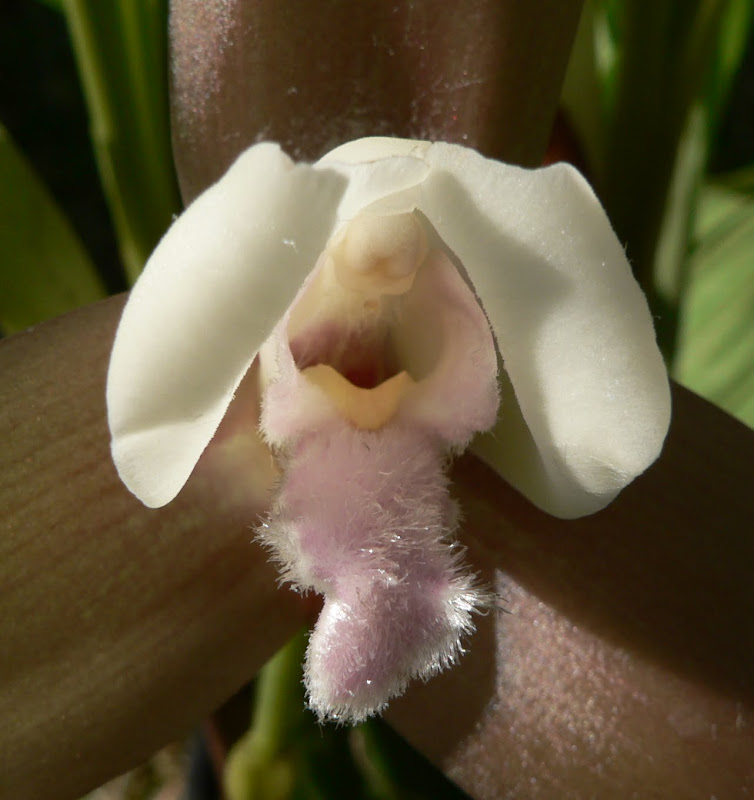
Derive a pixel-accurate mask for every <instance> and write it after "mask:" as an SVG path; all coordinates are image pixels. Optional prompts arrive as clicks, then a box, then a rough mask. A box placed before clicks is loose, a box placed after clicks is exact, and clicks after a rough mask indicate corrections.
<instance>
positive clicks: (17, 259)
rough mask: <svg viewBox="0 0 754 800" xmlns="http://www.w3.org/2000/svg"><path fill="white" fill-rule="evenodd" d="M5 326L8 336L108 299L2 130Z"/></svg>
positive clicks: (0, 321) (1, 307) (0, 318)
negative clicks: (88, 304) (96, 301)
mask: <svg viewBox="0 0 754 800" xmlns="http://www.w3.org/2000/svg"><path fill="white" fill-rule="evenodd" d="M0 252H2V254H3V258H2V262H1V266H0V326H2V328H3V330H4V331H5V332H6V333H12V332H14V331H18V330H22V329H24V328H26V327H28V326H29V325H35V324H36V323H38V322H41V321H43V320H45V319H49V318H50V317H54V316H57V315H58V314H62V313H64V312H66V311H70V310H71V309H73V308H76V307H78V306H80V305H84V304H86V303H91V302H94V301H95V300H98V299H100V298H102V297H104V296H105V290H104V288H103V286H102V284H101V282H100V280H99V278H98V277H97V273H96V272H95V269H94V267H93V266H92V263H91V261H90V260H89V257H88V255H87V254H86V252H85V250H84V248H83V246H82V244H81V242H80V241H79V239H78V237H77V236H76V234H75V233H74V231H73V229H72V228H71V226H70V224H69V223H68V221H67V219H66V218H65V216H64V215H63V214H62V212H61V211H60V209H59V208H58V206H57V204H56V203H55V201H54V200H53V198H52V196H51V195H50V193H49V192H48V191H47V189H46V187H45V186H44V184H43V183H42V182H41V181H40V180H39V178H38V177H37V175H36V174H35V173H34V170H33V169H32V168H31V166H30V165H29V164H28V162H27V161H26V159H25V158H24V157H23V155H22V154H21V153H20V152H19V151H18V149H17V148H16V147H15V145H14V144H13V141H12V140H11V138H10V136H9V135H8V133H7V131H6V130H5V128H3V127H2V126H0Z"/></svg>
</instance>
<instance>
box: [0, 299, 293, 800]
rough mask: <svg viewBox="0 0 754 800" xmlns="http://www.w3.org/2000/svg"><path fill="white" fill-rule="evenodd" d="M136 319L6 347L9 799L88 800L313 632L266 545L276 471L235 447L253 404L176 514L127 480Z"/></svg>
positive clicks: (2, 776)
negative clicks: (126, 345) (125, 442)
mask: <svg viewBox="0 0 754 800" xmlns="http://www.w3.org/2000/svg"><path fill="white" fill-rule="evenodd" d="M122 304H123V298H122V297H121V298H113V299H112V300H108V301H105V302H103V303H100V304H98V305H95V306H91V307H89V308H86V309H82V310H80V311H77V312H75V313H73V314H70V315H68V316H66V317H62V318H60V319H58V320H55V321H53V322H49V323H46V324H45V325H42V326H39V327H38V328H36V329H35V330H33V331H30V332H28V333H24V334H19V335H17V336H14V337H12V338H10V339H7V340H5V341H3V342H0V441H2V447H0V508H2V536H0V608H2V614H0V643H1V644H0V653H1V656H0V664H1V666H0V718H1V719H2V720H3V724H2V727H1V728H0V797H3V798H26V797H28V798H37V797H39V798H46V800H53V799H54V798H76V797H79V796H80V795H82V794H83V793H84V792H85V791H87V790H89V789H91V788H93V787H94V786H96V785H97V784H98V783H102V782H103V781H104V780H105V779H107V778H110V777H113V776H114V775H117V774H118V773H119V772H122V771H124V770H125V769H127V768H128V767H130V766H133V765H134V764H137V763H139V762H140V761H143V760H144V759H145V758H146V757H148V756H149V755H150V754H151V753H152V752H154V751H155V750H156V749H158V748H159V747H161V746H163V745H164V744H166V743H167V742H169V741H171V740H174V739H176V738H178V737H179V736H182V735H184V734H185V733H186V732H187V731H188V730H189V729H190V727H191V726H192V725H194V724H196V721H197V720H199V719H201V718H202V717H203V716H206V715H207V714H208V713H209V712H210V711H211V710H212V709H213V708H216V707H217V706H218V705H220V703H221V702H222V701H223V700H224V699H226V698H227V697H228V696H230V695H231V694H232V693H233V692H234V691H236V690H237V689H238V688H239V687H240V686H241V685H242V684H243V683H244V682H245V681H247V680H248V679H249V678H250V677H251V676H252V675H254V673H255V672H256V671H257V670H258V669H259V667H261V665H262V664H263V663H264V662H265V661H266V660H267V659H268V658H269V657H270V656H271V655H272V654H273V653H274V652H275V650H276V649H277V648H279V647H280V646H282V645H283V644H284V642H285V641H286V640H287V639H288V638H289V637H290V636H291V635H292V634H293V633H294V632H295V630H296V629H297V627H298V626H300V625H301V624H302V622H301V620H302V617H301V616H300V614H299V610H298V606H297V604H296V601H295V595H293V594H292V593H291V592H289V591H280V592H279V591H277V590H276V589H275V570H274V568H273V567H271V566H270V565H269V564H268V563H267V557H266V554H264V553H263V552H262V551H261V548H260V547H259V546H258V545H257V544H255V543H254V542H253V541H252V539H253V531H252V529H251V528H252V526H253V525H254V523H255V521H256V519H257V517H258V514H259V513H260V511H262V510H263V509H264V507H265V506H266V503H267V498H268V492H269V486H270V478H271V473H270V471H269V469H268V467H267V464H268V461H266V460H265V457H264V453H261V454H260V451H259V447H258V444H257V443H256V442H255V440H254V439H249V438H247V439H243V438H242V437H238V436H233V437H227V438H226V437H225V434H229V433H232V432H233V431H234V430H235V429H236V428H237V427H238V426H239V425H244V426H247V425H248V426H249V428H250V430H254V414H255V413H256V403H255V400H254V398H253V397H250V396H249V395H248V393H247V392H248V389H246V390H245V391H244V392H242V393H241V394H240V395H239V396H238V397H237V402H236V403H235V404H234V408H235V411H234V412H233V413H232V414H231V416H230V417H229V418H228V419H227V420H226V421H225V422H224V424H223V428H224V430H225V433H223V430H222V429H221V431H220V446H219V448H216V449H215V450H214V452H213V453H208V454H206V457H204V458H203V460H202V461H201V462H200V464H199V466H198V467H197V469H196V471H195V473H194V475H193V476H192V478H191V480H190V481H189V484H188V485H187V486H186V488H185V489H184V491H183V492H182V493H181V496H180V497H179V498H178V499H177V500H175V501H174V502H173V503H171V504H170V505H169V506H167V507H166V508H164V509H159V510H149V509H146V508H145V507H144V506H142V505H141V503H140V502H139V501H138V500H137V499H136V498H135V497H133V496H131V495H130V494H129V493H128V491H126V489H125V488H124V487H123V485H122V484H121V482H120V481H119V480H118V477H117V475H116V474H115V470H114V468H113V465H112V461H111V459H110V453H109V448H108V442H109V433H108V429H107V421H106V418H105V373H106V370H107V362H108V358H109V352H110V347H111V344H112V338H113V334H114V331H115V326H116V324H117V321H118V318H119V316H120V311H121V308H122ZM250 412H251V413H250ZM223 438H225V441H226V442H228V444H229V445H230V443H231V442H232V447H231V446H228V447H225V446H224V445H223V443H222V440H223ZM255 465H256V467H255ZM239 475H245V476H246V478H245V479H244V483H243V485H241V484H240V483H239V480H238V476H239Z"/></svg>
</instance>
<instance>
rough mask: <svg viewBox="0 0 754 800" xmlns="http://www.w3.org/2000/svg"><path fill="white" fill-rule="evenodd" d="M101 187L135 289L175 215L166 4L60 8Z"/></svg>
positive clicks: (68, 0) (67, 1) (119, 0)
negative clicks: (78, 81)
mask: <svg viewBox="0 0 754 800" xmlns="http://www.w3.org/2000/svg"><path fill="white" fill-rule="evenodd" d="M63 7H64V9H65V14H66V19H67V22H68V29H69V31H70V34H71V42H72V44H73V50H74V55H75V56H76V62H77V64H78V69H79V74H80V76H81V82H82V86H83V89H84V96H85V98H86V103H87V107H88V109H89V117H90V123H91V138H92V144H93V146H94V154H95V157H96V159H97V165H98V168H99V173H100V177H101V179H102V185H103V188H104V190H105V196H106V198H107V202H108V206H109V208H110V213H111V215H112V219H113V223H114V225H115V230H116V233H117V237H118V247H119V249H120V254H121V258H122V260H123V264H124V267H125V270H126V275H127V278H128V279H129V281H130V282H133V281H135V280H136V278H137V277H138V275H139V273H140V272H141V270H142V268H143V266H144V263H145V262H146V260H147V258H148V257H149V254H150V253H151V252H152V250H153V249H154V247H155V245H156V244H157V242H158V241H159V239H160V237H161V236H162V234H163V233H164V232H165V230H166V229H167V228H168V226H169V225H170V223H171V221H172V219H173V215H174V214H175V213H176V212H177V211H178V210H179V209H180V201H179V198H178V188H177V183H176V178H175V173H174V171H173V160H172V155H171V147H170V132H169V115H168V78H167V0H108V1H107V2H102V0H63Z"/></svg>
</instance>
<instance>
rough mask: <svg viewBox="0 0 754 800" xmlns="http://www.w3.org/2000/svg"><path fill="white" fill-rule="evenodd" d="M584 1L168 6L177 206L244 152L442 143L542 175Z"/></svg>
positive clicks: (181, 0) (252, 1)
mask: <svg viewBox="0 0 754 800" xmlns="http://www.w3.org/2000/svg"><path fill="white" fill-rule="evenodd" d="M580 10H581V0H567V1H564V0H527V2H521V1H520V0H507V2H500V0H474V2H469V0H450V2H443V3H437V2H436V0H399V2H391V3H386V2H384V1H383V0H363V1H362V2H359V3H357V4H354V3H353V2H352V0H327V1H326V2H325V0H321V1H320V2H301V0H173V2H172V4H171V21H170V32H171V48H172V65H171V66H172V91H173V105H172V107H173V141H174V150H175V158H176V164H177V167H178V173H179V176H180V182H181V187H182V191H183V194H184V199H185V200H187V201H188V200H190V199H191V198H192V197H194V196H195V195H196V194H197V193H198V192H199V191H201V190H202V189H203V188H204V187H206V186H207V185H208V184H209V183H212V182H213V181H215V180H216V179H217V178H218V177H219V176H220V175H221V174H222V173H223V172H224V171H225V169H226V168H227V167H228V165H229V164H230V163H231V162H232V160H233V159H234V158H235V157H236V156H237V155H238V154H239V153H240V152H241V151H242V150H243V149H245V148H246V147H247V146H249V145H250V144H252V143H254V142H256V141H260V140H262V139H267V140H273V141H278V142H280V143H281V144H282V146H283V148H284V149H285V150H286V151H287V152H288V153H289V154H290V155H291V156H293V157H296V158H304V159H316V158H318V157H319V156H320V155H322V154H323V153H324V152H326V151H327V150H329V149H331V148H332V147H334V146H335V145H337V144H340V143H342V142H344V141H347V140H349V139H356V138H359V137H361V136H372V135H381V136H404V137H409V138H428V139H441V140H445V141H450V142H458V143H461V144H467V145H469V146H471V147H475V148H477V149H479V150H481V151H482V152H484V153H485V154H486V155H488V156H491V157H494V158H500V159H503V160H505V161H509V162H514V163H521V164H525V165H530V166H534V165H537V164H538V163H539V161H540V159H541V157H542V153H543V152H544V148H545V145H546V143H547V138H548V135H549V132H550V127H551V125H552V120H553V116H554V113H555V107H556V104H557V100H558V96H559V92H560V86H561V83H562V80H563V74H564V71H565V66H566V62H567V59H568V53H569V50H570V46H571V42H572V39H573V36H574V33H575V29H576V24H577V22H578V17H579V13H580Z"/></svg>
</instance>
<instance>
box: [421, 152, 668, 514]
mask: <svg viewBox="0 0 754 800" xmlns="http://www.w3.org/2000/svg"><path fill="white" fill-rule="evenodd" d="M424 158H425V159H426V160H427V162H428V163H429V164H430V166H431V167H432V172H431V174H430V177H429V178H428V179H427V180H426V181H425V183H424V184H423V187H422V188H423V192H422V200H421V205H420V208H421V210H422V211H423V212H424V213H425V214H426V216H427V218H428V219H429V220H430V221H431V223H432V224H433V225H434V226H435V228H436V230H437V231H438V232H439V234H440V235H441V237H442V239H443V240H444V241H445V243H446V244H447V245H448V247H449V248H450V249H451V250H452V251H453V253H454V254H455V256H456V257H457V258H458V259H459V260H460V262H461V263H462V264H463V266H464V268H465V270H466V272H467V273H468V275H469V278H470V279H471V281H472V283H473V285H474V287H475V289H476V291H477V294H478V296H479V297H480V298H481V302H482V305H483V307H484V309H485V311H486V313H487V316H488V318H489V320H490V324H491V325H492V329H493V331H494V333H495V337H496V340H497V344H498V348H499V351H500V355H501V356H502V359H503V363H504V366H505V370H506V372H507V374H508V377H509V378H510V382H511V383H512V387H513V390H514V391H515V402H510V400H513V396H512V393H511V392H510V387H505V386H503V389H504V395H505V393H506V392H505V390H506V388H507V389H508V392H507V394H508V399H509V402H508V403H506V402H505V399H506V398H505V397H504V399H503V407H502V409H501V416H500V421H499V423H498V425H497V426H496V428H495V429H494V432H493V433H492V434H491V435H488V436H487V437H483V438H482V441H481V442H479V446H478V452H479V453H480V454H481V455H482V456H483V457H484V458H485V459H486V460H487V461H488V462H489V463H490V464H491V466H493V467H494V468H495V469H496V470H497V471H498V472H499V473H500V474H501V475H502V476H503V477H505V478H506V479H507V480H509V481H510V482H511V483H512V484H513V485H514V486H516V487H517V488H518V489H519V490H520V491H521V492H523V493H524V494H525V495H527V496H528V497H529V499H530V500H532V502H534V503H535V504H536V505H538V506H540V507H541V508H542V509H543V510H545V511H547V512H549V513H551V514H555V515H557V516H562V517H577V516H581V515H583V514H588V513H592V512H594V511H597V510H598V509H600V508H602V507H603V506H605V505H607V503H609V502H610V501H611V500H612V499H613V498H614V497H615V495H616V494H617V493H618V492H619V491H620V490H621V489H622V488H623V487H624V486H625V485H626V484H627V483H629V482H630V481H631V480H632V479H633V478H634V477H635V476H636V475H638V474H639V473H641V472H642V471H643V470H644V469H646V467H647V466H648V465H649V464H651V463H652V461H654V460H655V458H656V457H657V455H658V454H659V451H660V449H661V447H662V443H663V441H664V438H665V434H666V432H667V429H668V425H669V419H670V392H669V385H668V379H667V373H666V371H665V367H664V365H663V361H662V358H661V356H660V353H659V350H658V348H657V345H656V342H655V335H654V328H653V325H652V319H651V316H650V313H649V310H648V308H647V304H646V301H645V299H644V295H643V294H642V292H641V290H640V288H639V286H638V284H637V283H636V281H635V280H634V278H633V276H632V274H631V270H630V267H629V264H628V262H627V260H626V257H625V254H624V252H623V248H622V247H621V245H620V243H619V242H618V240H617V238H616V236H615V234H614V233H613V231H612V229H611V227H610V223H609V222H608V220H607V217H606V216H605V213H604V211H603V210H602V207H601V206H600V204H599V201H598V200H597V198H596V197H595V195H594V194H593V192H592V190H591V189H590V187H589V186H588V184H587V183H586V181H584V179H583V178H582V177H581V176H580V175H579V173H578V172H577V171H576V170H574V169H573V168H571V167H569V166H567V165H564V164H558V165H555V166H553V167H549V168H547V169H542V170H534V171H532V170H524V169H519V168H516V167H510V166H507V165H504V164H501V163H499V162H495V161H490V160H488V159H485V158H483V157H482V156H480V155H479V154H478V153H475V152H474V151H472V150H468V149H466V148H461V147H457V146H453V145H445V144H434V145H432V146H431V147H430V148H428V149H427V151H426V153H425V155H424ZM516 403H517V405H518V408H516V407H515V406H516ZM485 439H486V440H485Z"/></svg>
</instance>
